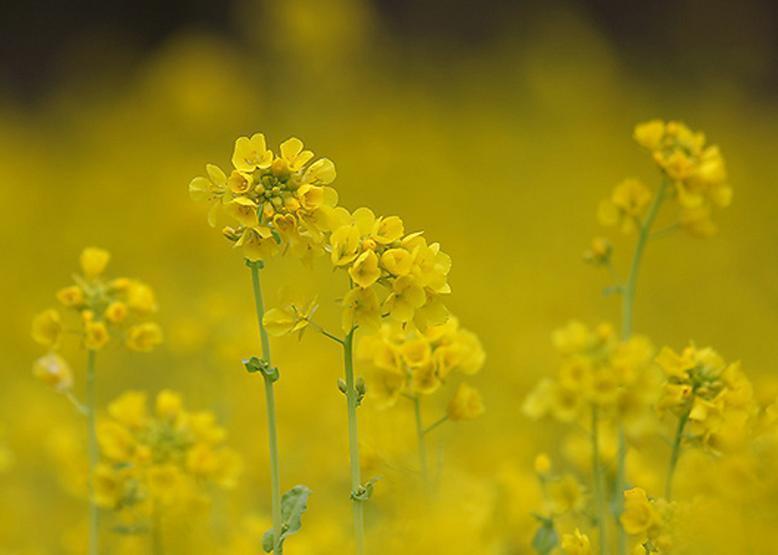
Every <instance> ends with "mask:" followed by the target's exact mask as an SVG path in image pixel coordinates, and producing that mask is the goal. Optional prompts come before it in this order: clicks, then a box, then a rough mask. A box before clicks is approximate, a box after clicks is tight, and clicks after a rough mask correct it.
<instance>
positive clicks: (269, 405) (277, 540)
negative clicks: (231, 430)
mask: <svg viewBox="0 0 778 555" xmlns="http://www.w3.org/2000/svg"><path fill="white" fill-rule="evenodd" d="M247 266H248V267H249V268H250V269H251V283H252V285H253V288H254V304H255V306H256V311H257V320H258V322H259V338H260V341H261V343H262V358H263V360H264V361H265V362H266V363H267V368H272V364H271V359H270V338H269V337H268V335H267V330H265V324H264V323H263V321H262V319H263V318H264V316H265V303H264V299H263V297H262V283H261V282H260V276H259V272H260V270H261V269H262V267H263V266H262V264H261V263H260V262H249V263H248V264H247ZM262 376H263V378H264V380H265V406H266V409H267V432H268V445H269V449H270V487H271V489H270V494H271V497H270V502H271V512H272V519H273V553H275V554H276V555H281V554H282V553H283V540H282V538H281V531H282V530H281V476H280V471H279V463H278V432H277V428H276V402H275V394H274V391H273V383H274V379H273V378H271V376H270V375H269V374H268V373H266V372H263V373H262Z"/></svg>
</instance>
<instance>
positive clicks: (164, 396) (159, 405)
mask: <svg viewBox="0 0 778 555" xmlns="http://www.w3.org/2000/svg"><path fill="white" fill-rule="evenodd" d="M144 403H145V399H144ZM183 406H184V403H183V400H182V399H181V395H180V394H179V393H176V392H175V391H171V390H169V389H163V390H162V391H160V392H159V393H158V394H157V400H156V411H157V416H159V417H160V418H165V419H169V420H175V419H176V418H178V416H179V415H180V414H181V412H182V410H183Z"/></svg>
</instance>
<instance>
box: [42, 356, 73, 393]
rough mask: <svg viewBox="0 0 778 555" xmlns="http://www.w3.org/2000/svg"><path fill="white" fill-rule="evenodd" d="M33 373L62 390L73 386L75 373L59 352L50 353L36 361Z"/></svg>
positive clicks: (56, 388)
mask: <svg viewBox="0 0 778 555" xmlns="http://www.w3.org/2000/svg"><path fill="white" fill-rule="evenodd" d="M32 373H33V375H34V376H35V377H36V378H38V379H39V380H41V381H42V382H44V383H46V384H48V385H50V386H51V387H53V388H54V389H55V390H57V391H59V392H60V393H61V392H64V391H68V390H69V389H70V388H71V387H73V373H72V372H71V370H70V366H69V365H68V363H67V362H66V361H65V359H64V358H62V357H61V356H59V355H58V354H57V353H49V354H47V355H44V356H42V357H40V358H39V359H38V360H36V361H35V363H34V364H33V367H32Z"/></svg>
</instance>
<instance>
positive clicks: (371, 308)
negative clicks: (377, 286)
mask: <svg viewBox="0 0 778 555" xmlns="http://www.w3.org/2000/svg"><path fill="white" fill-rule="evenodd" d="M380 319H381V304H380V303H379V300H378V295H376V292H375V291H374V290H373V289H372V288H370V289H362V288H359V287H357V288H355V289H351V290H350V291H349V292H348V293H346V296H345V297H344V298H343V316H342V318H341V326H342V328H343V330H344V331H349V330H351V329H352V328H353V327H355V326H359V327H361V328H367V329H375V328H377V327H378V325H379V321H380Z"/></svg>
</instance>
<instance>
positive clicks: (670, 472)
mask: <svg viewBox="0 0 778 555" xmlns="http://www.w3.org/2000/svg"><path fill="white" fill-rule="evenodd" d="M690 412H691V409H686V410H685V411H684V412H683V413H681V416H680V417H679V418H678V427H677V428H676V430H675V440H673V451H672V453H671V454H670V465H669V467H668V469H667V481H666V482H665V499H666V500H667V501H670V500H671V499H672V497H673V477H674V476H675V467H676V466H677V465H678V457H680V456H681V443H682V442H683V431H684V429H685V428H686V423H687V422H688V421H689V413H690Z"/></svg>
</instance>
